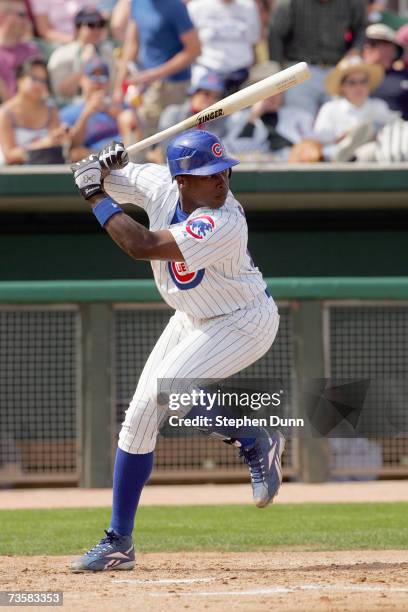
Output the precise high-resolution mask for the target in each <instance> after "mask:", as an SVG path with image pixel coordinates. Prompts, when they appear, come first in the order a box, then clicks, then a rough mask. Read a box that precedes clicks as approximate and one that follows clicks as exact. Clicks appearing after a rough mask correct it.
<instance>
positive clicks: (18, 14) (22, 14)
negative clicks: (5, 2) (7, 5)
mask: <svg viewBox="0 0 408 612" xmlns="http://www.w3.org/2000/svg"><path fill="white" fill-rule="evenodd" d="M7 14H8V15H14V16H15V17H27V16H28V13H27V11H24V10H21V11H13V10H10V11H7Z"/></svg>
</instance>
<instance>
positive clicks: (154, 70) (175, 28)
mask: <svg viewBox="0 0 408 612" xmlns="http://www.w3.org/2000/svg"><path fill="white" fill-rule="evenodd" d="M200 49H201V48H200V41H199V38H198V35H197V31H196V30H195V28H194V26H193V23H192V21H191V19H190V17H189V15H188V12H187V8H186V6H185V4H184V3H183V2H182V0H165V1H164V0H161V1H155V0H132V4H131V21H130V22H129V24H128V27H127V31H126V38H125V43H124V47H123V54H122V59H121V63H120V66H119V70H118V77H117V82H116V88H115V90H116V91H115V95H116V98H117V99H118V98H119V97H120V90H121V86H122V82H123V81H124V80H125V78H126V76H127V73H128V67H129V63H131V62H133V61H135V60H136V61H137V64H138V68H139V72H138V73H137V74H135V75H133V76H132V77H131V82H132V83H133V84H135V85H136V86H138V87H139V88H140V89H141V90H145V91H144V95H143V107H142V109H141V111H142V113H143V116H144V119H145V121H146V124H147V127H148V129H149V131H154V130H155V129H156V127H157V123H158V121H159V117H160V114H161V112H162V110H163V109H164V108H166V106H168V105H169V104H181V103H182V102H183V101H184V100H185V96H186V93H187V89H188V87H189V85H190V77H191V64H192V63H193V62H194V61H195V59H196V58H197V57H198V55H199V54H200Z"/></svg>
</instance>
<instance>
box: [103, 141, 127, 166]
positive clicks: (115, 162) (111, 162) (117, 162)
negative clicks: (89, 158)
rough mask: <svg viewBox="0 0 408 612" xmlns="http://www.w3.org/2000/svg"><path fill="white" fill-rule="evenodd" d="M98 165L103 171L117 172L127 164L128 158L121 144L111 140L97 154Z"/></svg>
mask: <svg viewBox="0 0 408 612" xmlns="http://www.w3.org/2000/svg"><path fill="white" fill-rule="evenodd" d="M98 159H99V163H100V164H101V167H102V168H103V169H104V170H109V171H110V170H118V169H119V168H124V167H125V166H126V165H127V164H128V163H129V156H128V154H127V151H126V149H125V145H124V144H123V142H117V141H116V140H113V141H112V142H110V143H109V144H108V145H106V147H104V148H103V149H102V150H101V151H99V153H98Z"/></svg>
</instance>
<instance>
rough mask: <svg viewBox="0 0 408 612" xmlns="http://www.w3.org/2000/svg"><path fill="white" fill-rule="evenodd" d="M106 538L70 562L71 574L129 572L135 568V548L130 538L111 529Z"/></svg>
mask: <svg viewBox="0 0 408 612" xmlns="http://www.w3.org/2000/svg"><path fill="white" fill-rule="evenodd" d="M105 533H106V538H102V540H101V541H100V542H99V544H97V545H96V546H94V547H93V548H91V550H88V552H87V553H85V554H84V555H82V557H79V559H75V561H72V563H71V565H70V568H71V570H72V571H73V572H86V571H91V572H101V571H103V570H131V569H133V568H134V567H135V563H136V561H135V548H134V546H133V542H132V537H131V536H120V535H118V534H117V533H115V532H114V531H112V530H111V529H109V530H108V531H106V529H105Z"/></svg>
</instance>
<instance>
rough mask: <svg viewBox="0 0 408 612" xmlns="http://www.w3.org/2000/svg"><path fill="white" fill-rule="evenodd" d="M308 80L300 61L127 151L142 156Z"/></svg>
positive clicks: (303, 64)
mask: <svg viewBox="0 0 408 612" xmlns="http://www.w3.org/2000/svg"><path fill="white" fill-rule="evenodd" d="M307 79H310V71H309V67H308V65H307V64H306V62H300V63H299V64H295V65H294V66H290V68H286V69H285V70H281V71H280V72H277V73H276V74H274V75H272V76H269V77H266V79H262V80H261V81H258V82H257V83H254V85H249V86H248V87H245V88H244V89H241V91H237V92H236V93H233V94H232V95H231V96H228V97H227V98H224V99H223V100H220V101H219V102H216V103H215V104H212V105H211V106H209V107H208V108H206V109H205V110H203V111H201V113H197V114H196V115H193V116H192V117H189V118H188V119H185V120H184V121H180V123H176V125H172V126H171V127H169V128H168V129H167V130H162V131H161V132H158V133H157V134H153V136H149V137H148V138H144V139H143V140H141V141H140V142H137V143H136V144H134V145H131V146H130V147H128V148H127V152H128V153H129V157H130V158H132V155H134V154H136V153H139V151H142V150H143V149H146V148H147V147H150V146H152V145H154V144H157V143H158V142H162V141H163V140H167V138H171V137H172V136H175V135H176V134H179V133H180V132H184V130H189V129H191V128H194V127H197V126H201V125H203V124H205V123H208V122H210V121H213V120H214V119H218V118H219V117H227V116H228V115H231V114H232V113H235V112H236V111H240V110H242V109H243V108H247V107H248V106H252V105H253V104H255V102H259V100H264V99H265V98H269V97H270V96H275V95H276V94H279V93H282V92H284V91H286V90H287V89H290V87H295V85H299V83H303V81H306V80H307Z"/></svg>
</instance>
